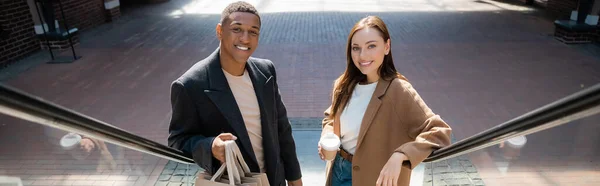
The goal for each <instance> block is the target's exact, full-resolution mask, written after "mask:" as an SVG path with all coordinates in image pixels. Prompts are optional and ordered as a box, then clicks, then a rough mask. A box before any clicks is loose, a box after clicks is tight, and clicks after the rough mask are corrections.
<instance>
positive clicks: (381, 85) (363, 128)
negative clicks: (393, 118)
mask: <svg viewBox="0 0 600 186" xmlns="http://www.w3.org/2000/svg"><path fill="white" fill-rule="evenodd" d="M390 83H391V81H389V80H384V79H380V80H379V82H378V83H377V87H376V88H375V92H373V96H371V100H370V101H369V105H368V106H367V110H366V111H365V115H364V116H363V119H362V122H361V124H360V131H359V133H358V141H357V144H356V148H357V149H358V148H359V147H360V144H361V142H362V140H363V139H364V138H365V134H366V133H367V131H368V130H369V126H371V124H372V123H373V118H374V117H375V114H377V111H378V110H379V107H380V106H381V97H382V96H383V95H385V92H386V90H387V88H388V87H389V85H390Z"/></svg>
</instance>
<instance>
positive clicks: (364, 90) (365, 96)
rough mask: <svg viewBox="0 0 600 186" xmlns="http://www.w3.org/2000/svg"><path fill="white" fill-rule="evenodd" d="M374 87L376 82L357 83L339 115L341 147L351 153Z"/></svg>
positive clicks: (354, 147)
mask: <svg viewBox="0 0 600 186" xmlns="http://www.w3.org/2000/svg"><path fill="white" fill-rule="evenodd" d="M375 87H377V82H375V83H371V84H367V85H361V84H357V85H356V87H354V91H353V92H352V96H351V97H350V100H349V101H348V103H347V104H346V107H345V108H344V111H343V112H342V115H341V116H340V133H341V138H342V148H344V149H345V150H346V151H348V152H349V153H351V154H354V152H355V151H356V143H357V140H358V132H359V131H360V124H361V123H362V120H363V117H364V115H365V112H366V111H367V106H368V105H369V101H371V97H372V96H373V93H374V92H375Z"/></svg>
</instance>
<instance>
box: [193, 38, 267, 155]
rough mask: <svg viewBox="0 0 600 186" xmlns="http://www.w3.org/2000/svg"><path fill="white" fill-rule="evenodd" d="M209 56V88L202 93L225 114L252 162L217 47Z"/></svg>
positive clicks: (249, 147) (243, 125)
mask: <svg viewBox="0 0 600 186" xmlns="http://www.w3.org/2000/svg"><path fill="white" fill-rule="evenodd" d="M209 58H210V61H209V63H210V64H209V65H208V68H209V69H208V70H207V73H208V74H207V76H208V79H209V87H210V89H207V90H204V93H205V94H206V95H207V96H208V97H209V98H210V99H211V100H212V102H213V103H214V104H215V105H216V106H217V108H218V109H219V111H220V112H221V114H223V116H225V119H227V122H228V123H229V125H231V128H233V130H234V132H235V134H236V136H237V137H238V138H239V140H237V141H239V142H240V143H241V145H242V147H243V149H244V150H245V151H246V153H248V154H249V155H250V157H251V158H252V160H253V161H254V162H257V161H256V155H255V154H254V151H253V150H252V144H251V143H250V137H249V136H248V131H247V130H246V125H245V123H244V119H243V118H242V113H241V112H240V109H239V107H238V104H237V102H236V101H235V97H234V96H233V93H232V92H231V89H230V88H229V84H228V82H227V78H225V74H224V73H223V70H222V68H221V63H220V58H219V48H217V50H216V51H215V52H213V53H212V54H211V56H210V57H209Z"/></svg>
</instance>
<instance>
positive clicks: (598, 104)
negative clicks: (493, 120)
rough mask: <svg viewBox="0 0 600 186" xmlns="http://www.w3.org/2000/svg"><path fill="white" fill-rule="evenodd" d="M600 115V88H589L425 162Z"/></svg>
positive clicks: (526, 114) (456, 144) (452, 147)
mask: <svg viewBox="0 0 600 186" xmlns="http://www.w3.org/2000/svg"><path fill="white" fill-rule="evenodd" d="M599 112H600V84H596V85H594V86H592V87H589V88H586V89H584V90H581V91H579V92H576V93H574V94H571V95H569V96H566V97H564V98H562V99H559V100H557V101H555V102H552V103H550V104H547V105H545V106H543V107H540V108H538V109H535V110H533V111H531V112H528V113H525V114H523V115H521V116H519V117H516V118H514V119H512V120H509V121H507V122H504V123H502V124H500V125H498V126H495V127H493V128H490V129H488V130H485V131H483V132H480V133H478V134H475V135H473V136H471V137H468V138H465V139H463V140H460V141H458V142H456V143H453V144H452V145H449V146H447V147H444V148H441V149H438V150H436V151H434V152H433V153H432V154H431V155H430V156H429V157H428V158H427V159H425V160H424V162H436V161H441V160H445V159H448V158H452V157H457V156H461V155H464V154H467V153H470V152H474V151H477V150H480V149H483V148H486V147H489V146H492V145H496V144H499V143H501V142H502V141H505V140H507V139H510V138H513V137H517V136H522V135H527V134H532V133H535V132H539V131H542V130H545V129H549V128H553V127H556V126H559V125H562V124H565V123H569V122H571V121H574V120H577V119H581V118H584V117H587V116H590V115H594V114H597V113H599Z"/></svg>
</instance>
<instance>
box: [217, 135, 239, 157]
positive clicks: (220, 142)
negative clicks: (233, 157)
mask: <svg viewBox="0 0 600 186" xmlns="http://www.w3.org/2000/svg"><path fill="white" fill-rule="evenodd" d="M236 139H237V137H235V136H234V135H233V134H231V133H221V134H219V135H218V136H217V137H215V139H214V140H213V143H212V155H213V157H215V158H216V159H218V160H219V161H221V163H224V162H225V142H224V141H227V140H236Z"/></svg>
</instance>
